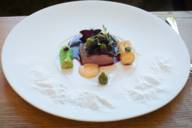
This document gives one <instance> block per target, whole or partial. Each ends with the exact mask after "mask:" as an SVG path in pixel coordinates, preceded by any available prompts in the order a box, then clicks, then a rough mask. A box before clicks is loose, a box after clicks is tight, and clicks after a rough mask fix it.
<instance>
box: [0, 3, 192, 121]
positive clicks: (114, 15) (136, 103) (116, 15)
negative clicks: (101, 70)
mask: <svg viewBox="0 0 192 128" xmlns="http://www.w3.org/2000/svg"><path fill="white" fill-rule="evenodd" d="M103 24H104V25H105V26H106V27H107V28H108V30H109V31H110V32H111V33H112V34H114V35H116V36H118V37H121V38H123V39H128V40H131V41H132V42H133V47H134V49H135V51H136V53H137V55H136V62H135V64H134V65H133V66H131V67H124V66H122V65H121V64H117V66H116V67H113V69H112V70H110V71H109V72H110V73H108V75H109V84H108V85H106V86H104V87H101V86H99V85H98V84H97V80H96V78H95V79H91V80H87V79H84V78H82V77H80V76H79V74H78V63H77V61H75V66H74V70H73V71H72V73H61V72H60V71H59V70H58V68H57V66H58V65H57V59H58V58H57V57H58V50H59V48H60V47H61V44H64V43H67V42H65V41H64V40H66V39H68V38H70V37H71V36H73V35H74V34H76V33H78V32H79V31H80V30H82V29H85V28H100V27H101V26H102V25H103ZM63 41H64V42H63ZM189 63H190V62H189V54H188V51H187V49H186V46H185V44H184V43H183V41H182V39H181V38H180V37H179V36H178V35H177V34H176V33H175V32H174V31H173V30H172V29H171V28H170V27H169V26H168V25H167V24H165V23H164V21H162V20H161V19H159V18H157V17H156V16H154V15H152V14H150V13H148V12H145V11H143V10H141V9H138V8H135V7H132V6H129V5H124V4H120V3H113V2H105V1H78V2H70V3H64V4H58V5H55V6H51V7H48V8H45V9H43V10H41V11H38V12H36V13H34V14H32V15H31V16H28V17H27V18H25V19H24V20H23V21H21V22H20V23H19V24H18V25H16V27H15V28H14V29H13V30H12V31H11V32H10V33H9V36H8V37H7V39H6V41H5V44H4V47H3V51H2V65H3V71H4V74H5V76H6V78H7V80H8V81H9V83H10V85H11V86H12V88H13V89H14V90H15V91H16V92H17V93H18V95H20V96H21V97H22V98H23V99H25V100H26V101H27V102H29V103H30V104H32V105H33V106H35V107H37V108H39V109H41V110H43V111H45V112H48V113H50V114H53V115H56V116H60V117H64V118H69V119H74V120H82V121H115V120H121V119H128V118H132V117H136V116H140V115H143V114H146V113H149V112H152V111H154V110H157V109H158V108H160V107H162V106H164V105H165V104H167V103H168V102H170V101H171V100H172V99H173V98H174V97H175V96H176V95H177V94H178V93H179V92H180V91H181V90H182V88H183V87H184V85H185V82H186V80H187V78H188V74H189V67H190V65H189ZM49 83H51V85H49ZM64 86H65V87H64ZM50 88H52V89H53V90H54V91H56V92H57V93H56V94H57V95H56V94H55V92H53V91H52V90H51V89H50ZM46 91H48V92H46ZM58 91H61V92H63V93H59V92H58ZM58 95H59V96H58ZM111 104H112V106H111Z"/></svg>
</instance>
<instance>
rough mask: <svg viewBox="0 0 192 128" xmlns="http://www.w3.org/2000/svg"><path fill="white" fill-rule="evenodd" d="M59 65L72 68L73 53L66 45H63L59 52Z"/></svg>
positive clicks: (63, 67)
mask: <svg viewBox="0 0 192 128" xmlns="http://www.w3.org/2000/svg"><path fill="white" fill-rule="evenodd" d="M59 57H60V65H61V68H62V69H69V68H73V55H72V51H71V49H70V48H69V47H68V46H65V47H63V48H62V49H61V50H60V53H59Z"/></svg>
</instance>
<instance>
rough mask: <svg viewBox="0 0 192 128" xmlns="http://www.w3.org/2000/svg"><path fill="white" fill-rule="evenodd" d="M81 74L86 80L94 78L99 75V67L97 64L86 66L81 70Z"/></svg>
mask: <svg viewBox="0 0 192 128" xmlns="http://www.w3.org/2000/svg"><path fill="white" fill-rule="evenodd" d="M79 73H80V75H81V76H83V77H85V78H93V77H95V76H97V75H98V74H99V66H98V65H97V64H84V65H83V66H81V67H80V68H79Z"/></svg>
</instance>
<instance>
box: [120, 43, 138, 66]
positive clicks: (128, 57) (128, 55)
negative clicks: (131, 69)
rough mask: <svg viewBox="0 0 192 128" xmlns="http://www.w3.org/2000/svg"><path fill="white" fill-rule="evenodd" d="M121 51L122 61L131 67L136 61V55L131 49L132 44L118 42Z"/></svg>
mask: <svg viewBox="0 0 192 128" xmlns="http://www.w3.org/2000/svg"><path fill="white" fill-rule="evenodd" d="M118 46H119V50H120V61H121V63H122V64H124V65H130V64H132V63H133V62H134V60H135V55H134V53H133V51H132V49H131V43H130V42H129V41H120V42H118Z"/></svg>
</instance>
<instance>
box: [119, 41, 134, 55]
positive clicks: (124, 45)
mask: <svg viewBox="0 0 192 128" xmlns="http://www.w3.org/2000/svg"><path fill="white" fill-rule="evenodd" d="M118 47H119V51H120V53H124V52H129V51H131V42H130V41H128V40H123V41H119V42H118Z"/></svg>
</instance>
